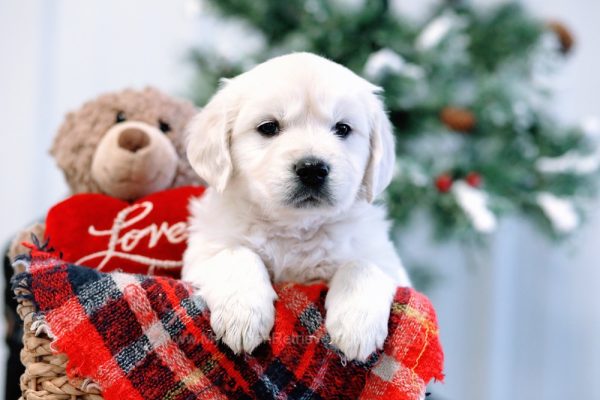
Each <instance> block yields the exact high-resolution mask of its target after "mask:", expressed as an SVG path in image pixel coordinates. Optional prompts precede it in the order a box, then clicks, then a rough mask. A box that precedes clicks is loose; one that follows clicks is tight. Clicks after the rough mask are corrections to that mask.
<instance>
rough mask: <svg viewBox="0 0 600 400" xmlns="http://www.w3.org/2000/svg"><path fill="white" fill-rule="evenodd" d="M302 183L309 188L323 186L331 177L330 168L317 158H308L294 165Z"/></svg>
mask: <svg viewBox="0 0 600 400" xmlns="http://www.w3.org/2000/svg"><path fill="white" fill-rule="evenodd" d="M294 169H295V170H296V175H298V178H300V182H302V183H304V184H305V185H307V186H312V187H319V186H322V185H323V183H324V182H325V179H326V178H327V175H329V166H328V165H327V164H326V163H325V162H323V161H321V160H319V159H318V158H315V157H306V158H303V159H301V160H300V161H298V162H297V163H296V165H294Z"/></svg>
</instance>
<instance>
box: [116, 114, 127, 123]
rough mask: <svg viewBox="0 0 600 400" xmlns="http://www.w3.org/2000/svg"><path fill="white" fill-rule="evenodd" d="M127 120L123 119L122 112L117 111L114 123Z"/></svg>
mask: <svg viewBox="0 0 600 400" xmlns="http://www.w3.org/2000/svg"><path fill="white" fill-rule="evenodd" d="M126 120H127V118H126V117H125V113H124V112H123V111H119V112H118V113H117V117H116V118H115V121H116V122H117V124H118V123H120V122H123V121H126Z"/></svg>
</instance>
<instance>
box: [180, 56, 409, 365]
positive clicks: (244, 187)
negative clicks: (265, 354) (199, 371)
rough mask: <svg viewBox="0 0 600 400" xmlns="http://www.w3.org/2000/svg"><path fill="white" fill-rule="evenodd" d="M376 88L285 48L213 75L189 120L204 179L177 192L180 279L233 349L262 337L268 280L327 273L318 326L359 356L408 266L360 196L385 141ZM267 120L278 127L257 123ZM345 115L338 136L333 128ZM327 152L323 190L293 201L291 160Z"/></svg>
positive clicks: (388, 148)
mask: <svg viewBox="0 0 600 400" xmlns="http://www.w3.org/2000/svg"><path fill="white" fill-rule="evenodd" d="M379 92H380V89H379V88H378V87H376V86H373V85H372V84H370V83H369V82H367V81H366V80H364V79H362V78H360V77H358V76H357V75H355V74H354V73H353V72H351V71H350V70H348V69H346V68H344V67H342V66H340V65H338V64H335V63H333V62H331V61H328V60H326V59H324V58H321V57H318V56H315V55H312V54H308V53H294V54H290V55H286V56H281V57H277V58H274V59H272V60H269V61H267V62H265V63H263V64H260V65H258V66H257V67H255V68H253V69H252V70H250V71H249V72H246V73H244V74H242V75H239V76H237V77H236V78H233V79H231V80H229V81H227V82H226V83H225V84H224V86H223V87H222V88H221V89H220V90H219V91H218V92H217V94H216V95H215V96H214V97H213V98H212V99H211V101H210V102H209V104H208V105H207V106H206V107H205V108H204V109H203V110H202V111H201V112H200V114H199V115H198V116H197V117H196V118H195V119H194V120H193V121H192V122H191V124H190V127H189V143H188V158H189V160H190V162H191V164H192V166H193V167H194V169H195V170H196V172H197V173H198V174H199V175H200V176H201V177H202V178H203V179H204V180H205V181H207V182H208V184H209V185H210V186H211V188H210V189H209V190H207V192H206V194H205V195H204V196H203V197H201V198H199V199H197V200H194V201H193V202H192V204H191V212H192V218H191V226H190V236H189V241H188V248H187V250H186V252H185V256H184V267H183V279H185V280H187V281H190V282H192V283H193V284H194V285H195V287H197V289H198V294H199V295H200V296H202V297H203V298H204V299H205V300H206V302H207V304H208V307H209V308H210V310H211V325H212V327H213V329H214V331H215V333H216V334H217V336H218V337H220V338H221V339H222V340H223V342H224V343H226V344H227V345H228V346H229V347H231V349H232V350H233V351H234V352H236V353H238V352H241V351H246V352H251V351H252V350H253V349H254V348H255V347H256V346H258V345H259V344H260V343H261V342H263V341H264V340H266V339H268V337H269V333H270V331H271V328H272V327H273V321H274V306H273V302H274V300H275V299H276V294H275V292H274V290H273V287H272V284H271V281H274V282H281V281H294V282H300V283H307V282H312V281H317V280H324V281H327V282H328V283H329V287H330V289H329V293H328V295H327V299H326V304H325V306H326V309H327V315H326V320H325V326H326V329H327V331H328V333H329V335H330V337H331V341H332V344H333V345H334V346H336V347H338V348H339V349H340V350H341V351H342V352H343V353H344V354H345V355H346V357H347V358H348V359H358V360H365V359H366V358H367V357H368V356H369V355H370V354H371V353H372V352H373V351H374V350H376V349H377V348H380V347H381V346H382V345H383V342H384V340H385V338H386V336H387V324H388V318H389V313H390V305H391V302H392V299H393V296H394V293H395V290H396V287H397V286H408V285H410V282H409V279H408V277H407V275H406V272H405V270H404V269H403V267H402V265H401V262H400V260H399V258H398V257H397V255H396V253H395V251H394V249H393V245H392V243H391V242H390V240H389V238H388V228H389V227H388V223H387V222H386V221H385V212H384V210H382V209H381V208H379V207H377V206H375V205H372V204H371V202H372V200H373V198H374V197H376V196H377V195H378V194H379V193H381V192H382V191H383V190H384V189H385V187H386V186H387V185H388V184H389V182H390V180H391V178H392V169H393V167H394V161H395V158H394V142H393V136H392V133H391V126H390V123H389V120H388V118H387V116H386V114H385V111H384V109H383V105H382V103H381V101H380V99H379V98H378V97H377V94H378V93H379ZM268 120H277V121H278V122H279V124H280V127H281V132H280V133H279V134H278V135H277V136H275V137H264V136H263V135H261V134H259V133H258V132H257V131H256V128H257V126H259V125H260V124H261V123H262V122H264V121H268ZM338 122H343V123H346V124H348V125H350V126H351V127H352V132H351V133H350V135H349V136H348V137H346V138H345V139H342V138H340V137H338V136H336V135H335V134H334V133H333V129H334V126H335V125H336V123H338ZM307 156H313V157H318V158H320V159H322V160H324V161H326V162H327V163H328V164H329V165H330V174H329V176H328V177H327V179H328V185H329V186H328V187H329V189H330V190H329V192H330V195H331V196H330V201H329V202H323V203H321V204H318V205H317V206H311V207H300V208H298V207H294V206H292V205H290V203H289V201H288V200H289V196H290V190H291V189H290V188H291V187H292V186H293V185H294V184H295V182H297V177H296V176H295V173H294V170H293V165H294V164H295V163H296V162H297V161H298V160H300V159H301V158H302V157H307Z"/></svg>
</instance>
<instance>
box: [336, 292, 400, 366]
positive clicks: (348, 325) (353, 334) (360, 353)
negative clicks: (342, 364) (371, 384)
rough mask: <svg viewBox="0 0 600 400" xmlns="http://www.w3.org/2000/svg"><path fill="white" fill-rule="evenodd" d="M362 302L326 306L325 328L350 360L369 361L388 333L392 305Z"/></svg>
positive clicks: (337, 346)
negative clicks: (375, 304)
mask: <svg viewBox="0 0 600 400" xmlns="http://www.w3.org/2000/svg"><path fill="white" fill-rule="evenodd" d="M368 302H369V299H364V301H363V303H366V304H356V302H352V301H346V302H335V303H333V304H331V305H330V306H329V308H328V310H327V317H326V318H325V328H326V329H327V332H328V333H329V336H330V337H331V344H332V345H333V346H335V347H336V348H338V349H339V350H341V352H342V353H344V355H345V356H346V358H347V359H348V360H358V361H366V360H367V358H369V356H370V355H371V354H372V353H373V352H374V351H375V350H377V349H381V348H382V347H383V342H384V341H385V339H386V337H387V334H388V318H389V315H390V307H389V305H388V306H387V307H386V306H383V307H381V306H379V307H376V306H374V305H373V304H372V303H370V304H369V303H368Z"/></svg>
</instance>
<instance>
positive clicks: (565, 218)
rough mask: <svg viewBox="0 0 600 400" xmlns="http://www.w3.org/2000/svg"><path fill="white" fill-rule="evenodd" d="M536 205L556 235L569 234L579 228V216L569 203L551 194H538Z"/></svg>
mask: <svg viewBox="0 0 600 400" xmlns="http://www.w3.org/2000/svg"><path fill="white" fill-rule="evenodd" d="M537 203H538V205H539V206H540V208H541V209H542V211H543V212H544V215H545V216H546V217H547V218H548V220H549V221H550V223H551V224H552V227H553V228H554V230H555V231H556V232H557V233H561V234H566V233H570V232H572V231H573V230H575V229H576V228H577V227H578V226H579V215H578V214H577V211H575V207H574V206H573V203H572V202H571V201H569V200H567V199H562V198H560V197H556V196H555V195H553V194H552V193H538V195H537Z"/></svg>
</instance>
